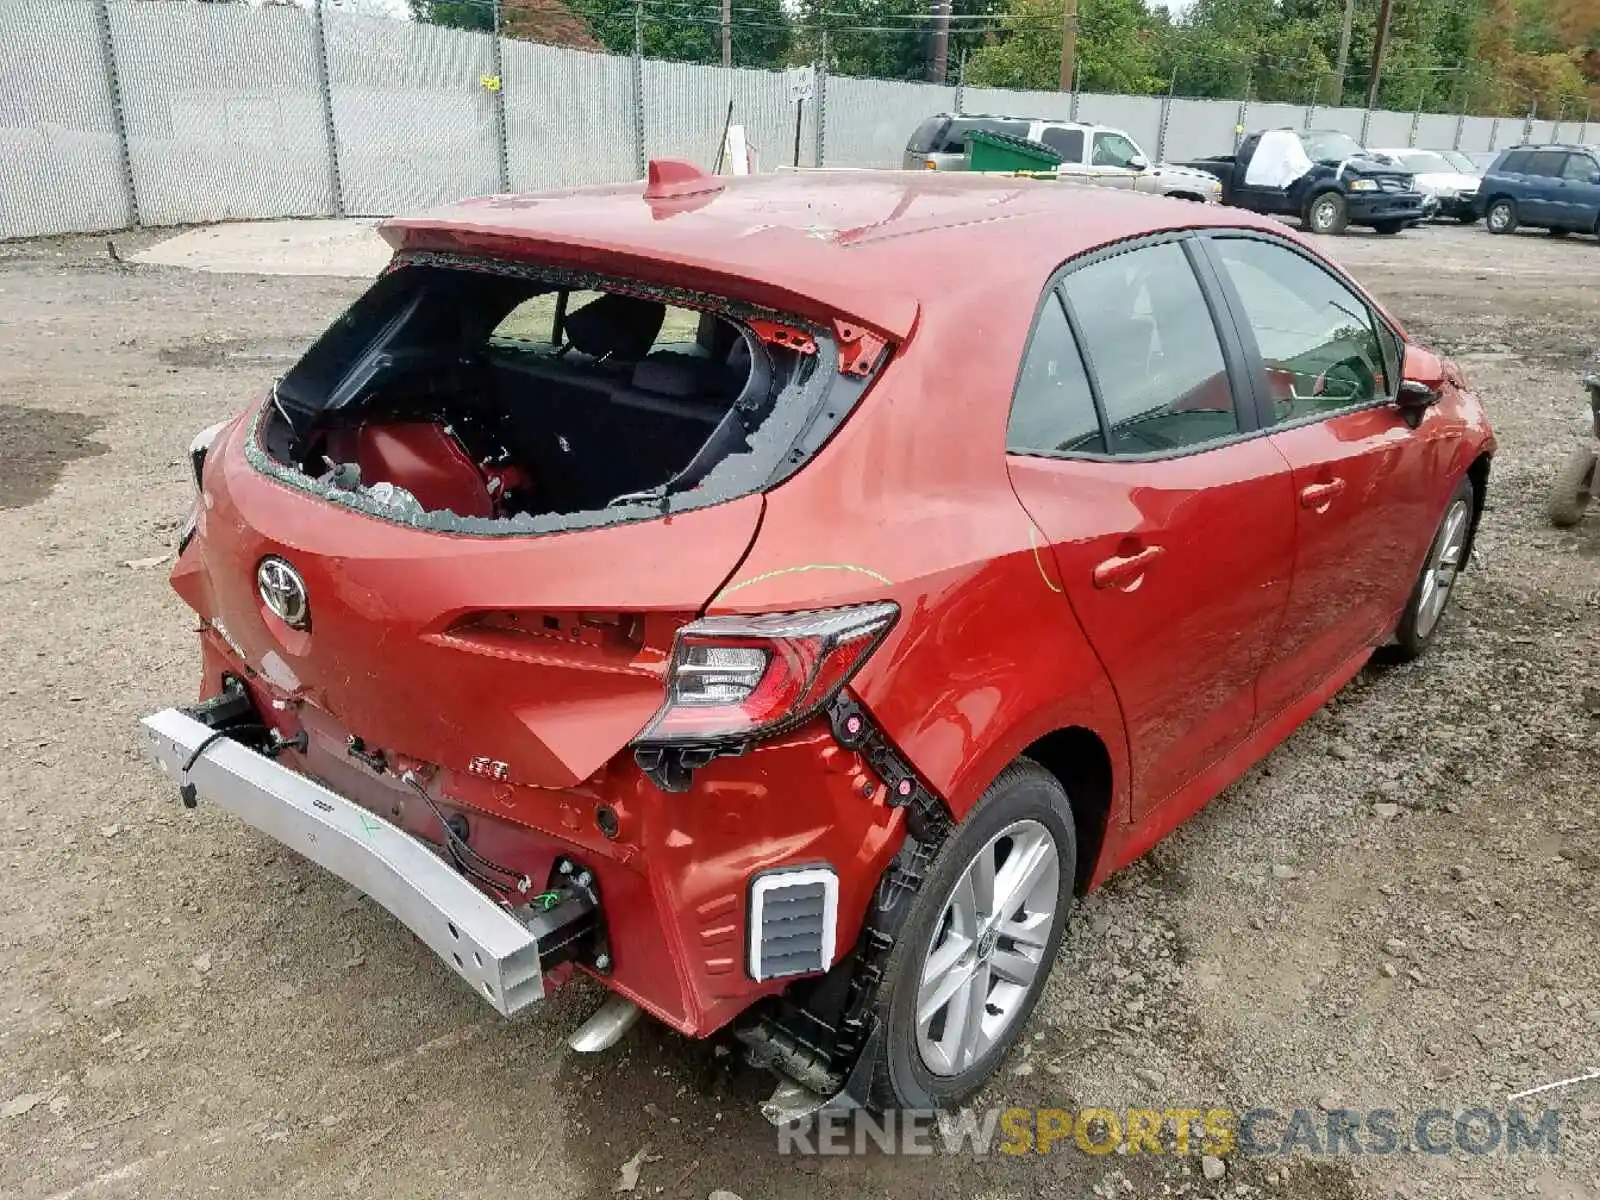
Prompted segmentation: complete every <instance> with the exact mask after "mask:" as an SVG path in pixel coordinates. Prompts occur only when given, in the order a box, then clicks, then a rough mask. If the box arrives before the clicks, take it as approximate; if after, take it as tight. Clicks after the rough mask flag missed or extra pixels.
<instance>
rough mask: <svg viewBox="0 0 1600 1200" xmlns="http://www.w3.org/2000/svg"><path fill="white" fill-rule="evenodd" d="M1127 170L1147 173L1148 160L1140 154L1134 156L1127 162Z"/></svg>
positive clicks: (1148, 167)
mask: <svg viewBox="0 0 1600 1200" xmlns="http://www.w3.org/2000/svg"><path fill="white" fill-rule="evenodd" d="M1128 168H1129V169H1130V170H1133V171H1148V170H1149V169H1150V160H1149V159H1148V158H1146V157H1145V156H1144V155H1142V154H1135V155H1134V156H1133V157H1132V158H1130V159H1129V160H1128Z"/></svg>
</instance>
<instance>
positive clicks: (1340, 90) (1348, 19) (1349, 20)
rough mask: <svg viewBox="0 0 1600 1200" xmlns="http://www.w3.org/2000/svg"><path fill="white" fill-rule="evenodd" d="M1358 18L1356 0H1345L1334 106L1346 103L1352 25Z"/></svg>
mask: <svg viewBox="0 0 1600 1200" xmlns="http://www.w3.org/2000/svg"><path fill="white" fill-rule="evenodd" d="M1355 19H1356V0H1344V22H1343V24H1341V25H1340V26H1339V66H1338V69H1337V74H1338V77H1339V82H1338V86H1337V88H1336V90H1335V91H1334V93H1333V103H1334V107H1336V108H1337V107H1338V106H1339V105H1341V104H1343V103H1344V74H1345V71H1346V70H1347V69H1348V68H1349V66H1350V26H1351V25H1352V24H1353V23H1354V21H1355Z"/></svg>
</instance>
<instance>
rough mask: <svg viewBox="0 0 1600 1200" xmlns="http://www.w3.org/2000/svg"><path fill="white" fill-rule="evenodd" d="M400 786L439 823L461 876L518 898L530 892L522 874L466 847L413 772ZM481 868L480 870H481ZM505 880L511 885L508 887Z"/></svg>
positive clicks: (402, 777)
mask: <svg viewBox="0 0 1600 1200" xmlns="http://www.w3.org/2000/svg"><path fill="white" fill-rule="evenodd" d="M400 782H401V783H403V784H405V785H406V786H407V787H408V788H410V789H411V790H412V791H413V792H415V793H416V794H417V795H418V796H420V797H421V798H422V802H423V803H424V804H426V805H427V806H428V811H429V812H431V813H432V814H433V815H434V816H435V817H437V818H438V820H439V827H440V828H441V829H443V830H444V843H445V849H446V851H447V852H448V853H449V855H450V861H451V862H453V863H454V864H455V866H456V869H457V870H458V871H460V872H461V873H462V874H463V875H466V876H468V877H470V878H472V879H476V880H477V881H478V882H479V883H481V884H483V885H484V886H485V887H489V888H493V889H494V890H495V891H497V892H507V891H515V892H517V893H518V894H519V895H523V896H525V895H527V894H528V893H529V892H530V891H532V890H533V880H531V879H529V878H528V877H527V875H525V874H523V873H522V872H521V871H513V870H512V869H511V868H510V867H503V866H501V865H500V864H499V863H497V862H495V861H494V860H493V859H490V858H485V857H484V856H483V855H481V854H479V853H478V852H477V851H476V850H474V849H473V848H472V847H471V846H469V845H467V840H466V838H464V837H462V836H461V835H460V834H458V833H457V832H456V831H455V829H454V828H453V827H452V826H451V824H450V819H449V818H448V817H446V816H445V815H444V813H443V812H442V811H441V810H440V808H439V806H438V805H437V804H435V803H434V802H433V797H432V796H430V795H428V789H427V788H425V787H423V786H422V781H421V780H419V779H418V778H417V776H416V772H414V771H409V770H407V771H403V772H401V775H400ZM480 868H481V870H480ZM485 872H493V873H494V874H498V875H502V876H504V877H505V878H504V879H495V878H493V877H492V876H491V875H489V874H485ZM506 880H510V881H511V882H510V883H509V884H508V883H507V882H506Z"/></svg>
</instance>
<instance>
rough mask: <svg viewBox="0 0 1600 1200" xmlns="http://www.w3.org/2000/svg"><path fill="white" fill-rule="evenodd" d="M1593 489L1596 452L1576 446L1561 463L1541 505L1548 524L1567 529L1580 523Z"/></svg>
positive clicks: (1599, 466) (1597, 473) (1599, 462)
mask: <svg viewBox="0 0 1600 1200" xmlns="http://www.w3.org/2000/svg"><path fill="white" fill-rule="evenodd" d="M1597 486H1600V451H1597V450H1595V448H1594V447H1592V446H1580V447H1579V448H1578V449H1576V450H1574V451H1573V452H1572V454H1571V456H1570V457H1569V458H1568V459H1567V461H1566V462H1564V463H1562V464H1561V470H1560V471H1559V472H1557V474H1556V481H1555V483H1554V484H1552V485H1551V488H1550V499H1549V500H1548V501H1547V502H1546V504H1545V513H1546V514H1547V515H1548V516H1549V518H1550V524H1552V525H1554V526H1555V527H1556V528H1557V529H1570V528H1572V527H1573V526H1574V525H1576V524H1577V523H1578V522H1579V521H1581V520H1583V514H1584V511H1585V510H1586V509H1587V508H1588V507H1589V501H1591V500H1593V499H1594V493H1595V488H1596V487H1597Z"/></svg>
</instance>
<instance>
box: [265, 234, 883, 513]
mask: <svg viewBox="0 0 1600 1200" xmlns="http://www.w3.org/2000/svg"><path fill="white" fill-rule="evenodd" d="M869 379H870V373H869V374H868V375H867V376H862V375H860V374H859V373H856V374H848V375H847V374H845V373H844V372H842V371H841V370H840V368H839V352H838V347H837V345H836V344H835V341H834V338H833V336H832V334H831V332H830V331H829V330H828V329H826V328H824V327H823V326H821V325H819V324H817V323H815V322H809V321H805V320H801V319H799V318H795V317H793V316H790V315H786V314H783V313H779V312H775V311H771V310H766V309H762V308H759V307H756V306H752V305H748V304H743V303H739V302H736V301H732V300H729V299H726V298H721V297H715V296H709V295H704V294H700V293H695V292H690V291H687V290H680V289H669V288H659V287H653V286H649V285H645V284H642V283H640V282H638V281H632V280H626V279H618V278H612V277H603V276H595V275H584V274H579V273H574V272H566V271H558V270H552V269H548V268H539V267H536V266H529V265H523V264H512V263H503V262H498V261H491V260H485V259H478V258H470V257H466V256H458V255H446V254H433V253H416V254H411V255H407V256H404V257H403V258H401V259H398V260H397V262H396V265H395V267H394V268H393V269H391V270H390V271H389V272H387V273H386V274H385V275H384V276H382V277H381V278H380V279H379V280H378V281H377V282H376V283H375V284H374V285H373V286H372V288H371V289H369V290H368V292H367V293H366V295H364V296H363V297H362V298H361V299H360V300H358V301H356V303H355V304H354V305H353V306H352V307H351V308H350V310H349V311H348V312H347V313H345V314H344V316H343V317H341V318H340V320H339V321H337V322H336V323H335V324H334V326H333V327H332V328H331V329H329V330H328V331H327V333H325V334H324V335H323V336H322V337H321V338H320V339H319V340H318V341H317V342H316V343H315V344H314V345H313V346H312V347H311V348H310V350H308V351H307V353H306V354H305V356H304V357H303V358H302V359H301V360H300V362H299V363H297V364H296V365H295V366H294V367H293V368H292V369H291V370H290V371H289V372H288V373H287V374H286V375H285V376H284V377H283V378H282V379H281V380H279V382H278V384H277V385H276V386H275V388H274V389H273V403H272V404H271V405H269V406H268V407H267V409H266V410H264V412H263V417H262V421H261V425H260V426H259V429H258V437H257V439H255V440H254V444H253V446H252V448H251V454H252V460H253V461H254V462H255V464H256V465H257V466H258V467H259V468H260V469H262V470H264V471H267V472H269V473H271V474H273V475H274V476H276V477H278V478H280V479H283V480H285V481H286V482H289V483H291V484H293V485H294V486H297V487H301V488H303V489H306V490H311V491H314V492H316V493H317V494H319V495H321V496H322V497H323V498H325V499H327V500H329V501H331V502H333V503H337V504H342V505H345V506H348V507H352V508H356V509H359V510H361V511H364V512H367V513H369V514H371V515H374V516H379V517H384V518H386V519H390V520H395V521H399V522H403V523H405V524H409V525H414V526H418V527H421V528H434V529H440V530H446V531H449V532H454V533H478V534H489V535H495V534H501V535H503V534H516V533H541V532H550V531H554V530H558V529H571V528H582V527H592V526H596V525H605V524H612V523H615V522H619V521H626V520H639V519H649V518H652V517H657V516H662V515H666V514H669V513H672V512H678V511H683V510H685V509H689V508H696V507H702V506H704V505H707V504H713V503H719V502H721V501H724V500H730V499H734V498H736V497H739V496H743V495H749V494H751V493H753V492H757V491H762V490H765V489H766V488H768V487H770V486H772V485H773V484H775V483H776V482H778V481H779V480H781V479H782V478H784V477H786V476H787V475H788V474H790V473H791V472H793V471H794V470H796V469H798V468H799V467H800V466H801V465H803V463H804V462H805V461H806V460H807V458H808V457H809V456H810V454H812V453H813V452H814V451H815V450H816V449H817V448H818V447H819V446H820V445H821V444H822V442H823V441H825V440H826V438H827V437H828V436H829V434H831V432H832V430H833V429H835V428H837V426H838V425H839V424H840V423H841V422H842V421H843V420H844V419H845V418H846V417H847V416H848V414H849V412H850V411H851V409H852V408H853V407H854V404H855V401H856V399H857V398H858V397H859V395H860V394H861V392H862V391H863V390H864V389H865V386H866V384H867V382H868V381H869Z"/></svg>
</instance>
